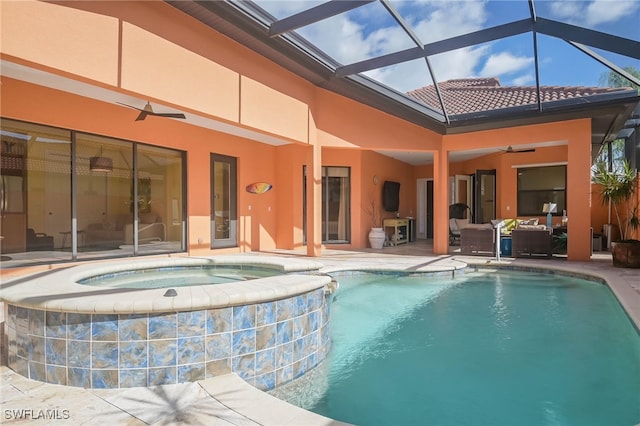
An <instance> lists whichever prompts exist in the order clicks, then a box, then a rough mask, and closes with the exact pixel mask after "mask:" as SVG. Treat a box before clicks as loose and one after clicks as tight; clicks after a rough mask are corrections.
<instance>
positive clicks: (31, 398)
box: [0, 241, 640, 425]
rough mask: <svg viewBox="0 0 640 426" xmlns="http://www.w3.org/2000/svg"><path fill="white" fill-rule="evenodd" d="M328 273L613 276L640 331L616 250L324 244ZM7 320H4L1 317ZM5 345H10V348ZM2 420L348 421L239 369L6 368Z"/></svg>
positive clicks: (631, 280)
mask: <svg viewBox="0 0 640 426" xmlns="http://www.w3.org/2000/svg"><path fill="white" fill-rule="evenodd" d="M261 254H263V255H264V254H267V255H269V256H273V255H277V256H284V257H298V256H305V254H306V253H305V252H303V251H286V250H275V251H271V252H268V253H248V254H247V256H259V255H261ZM315 260H317V261H319V262H320V263H322V264H323V265H324V268H323V269H322V270H323V271H324V272H331V271H337V270H341V269H360V270H366V269H380V268H384V269H395V270H415V269H418V268H420V269H439V268H448V267H450V266H451V265H452V264H459V263H460V262H464V263H467V264H469V265H471V266H474V265H477V266H482V267H493V266H498V265H503V266H504V265H510V266H518V267H525V268H526V267H537V268H543V269H549V270H561V271H567V272H574V273H580V274H591V275H594V276H597V277H601V278H603V279H605V280H607V282H608V284H609V286H610V287H611V288H612V290H613V292H614V293H615V294H616V296H617V297H618V299H619V300H620V302H621V304H622V305H623V306H624V308H625V310H626V311H627V313H628V315H629V317H630V318H631V320H632V321H633V322H634V323H635V325H636V328H638V329H640V273H638V270H633V269H620V268H614V267H613V266H612V262H611V255H610V254H609V253H608V252H597V253H596V254H594V256H593V257H592V260H591V262H568V261H566V260H565V259H560V258H554V259H512V258H502V259H501V262H499V263H498V262H496V259H495V258H489V257H479V256H470V257H468V256H461V255H458V254H456V253H455V248H453V249H452V253H451V254H449V255H443V256H435V255H433V252H432V249H431V246H430V245H429V244H428V243H426V242H424V241H423V242H420V241H419V242H416V243H410V244H404V245H401V246H397V247H385V248H384V249H382V250H361V251H346V250H324V252H323V255H322V257H321V258H318V259H315ZM0 320H3V319H2V318H0ZM3 351H4V349H3ZM0 404H1V405H2V413H1V415H2V423H3V424H4V423H7V424H21V423H22V424H27V423H28V424H54V423H56V424H57V423H71V424H87V425H93V424H96V425H98V424H99V425H104V424H131V425H136V424H158V425H170V424H192V425H198V424H203V425H205V424H206V425H334V424H335V425H338V424H341V423H340V422H337V421H334V420H331V419H327V418H325V417H322V416H318V415H316V414H313V413H310V412H307V411H305V410H302V409H300V408H298V407H295V406H293V405H290V404H288V403H286V402H284V401H280V400H278V399H276V398H274V397H272V396H271V395H268V394H266V393H264V392H261V391H259V390H257V389H256V388H253V387H252V386H250V385H248V384H247V383H245V382H244V381H243V380H242V379H240V378H239V377H238V376H237V375H235V374H228V375H225V376H220V377H216V378H212V379H206V380H202V381H199V382H195V383H183V384H179V385H167V386H156V387H149V388H129V389H115V390H98V389H81V388H75V387H68V386H60V385H51V384H45V383H41V382H37V381H33V380H29V379H26V378H24V377H22V376H19V375H18V374H16V373H14V372H13V371H11V370H10V369H9V368H8V367H6V366H4V365H3V366H1V367H0Z"/></svg>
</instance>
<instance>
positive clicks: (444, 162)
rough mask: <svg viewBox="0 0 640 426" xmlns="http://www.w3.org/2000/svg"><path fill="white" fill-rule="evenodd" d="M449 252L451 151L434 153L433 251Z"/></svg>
mask: <svg viewBox="0 0 640 426" xmlns="http://www.w3.org/2000/svg"><path fill="white" fill-rule="evenodd" d="M448 252H449V153H448V152H447V151H446V150H445V149H444V148H441V149H440V150H439V151H434V153H433V253H434V254H447V253H448Z"/></svg>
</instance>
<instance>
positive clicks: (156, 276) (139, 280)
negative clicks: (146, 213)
mask: <svg viewBox="0 0 640 426" xmlns="http://www.w3.org/2000/svg"><path fill="white" fill-rule="evenodd" d="M281 274H282V272H281V271H279V270H275V269H269V268H257V267H247V266H246V265H245V266H215V267H195V266H187V267H172V268H158V269H143V270H132V271H125V272H117V273H114V274H109V275H102V276H95V277H91V278H87V279H85V280H82V281H80V284H86V285H91V286H96V287H110V288H132V289H136V288H137V289H144V288H169V287H172V288H173V287H188V286H194V285H208V284H224V283H232V282H237V281H246V280H252V279H257V278H266V277H272V276H276V275H281Z"/></svg>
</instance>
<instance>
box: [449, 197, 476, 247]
mask: <svg viewBox="0 0 640 426" xmlns="http://www.w3.org/2000/svg"><path fill="white" fill-rule="evenodd" d="M470 218H471V209H470V208H469V206H467V205H466V204H464V203H455V204H451V205H450V206H449V245H450V246H454V245H460V229H461V228H462V227H463V226H464V225H466V224H467V223H469V222H471V220H470ZM461 222H464V224H463V223H461Z"/></svg>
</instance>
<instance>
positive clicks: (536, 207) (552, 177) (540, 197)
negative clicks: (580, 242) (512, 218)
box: [518, 165, 567, 216]
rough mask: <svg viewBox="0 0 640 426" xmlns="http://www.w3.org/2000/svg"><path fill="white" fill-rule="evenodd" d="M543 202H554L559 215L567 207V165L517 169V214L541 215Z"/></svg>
mask: <svg viewBox="0 0 640 426" xmlns="http://www.w3.org/2000/svg"><path fill="white" fill-rule="evenodd" d="M544 203H555V204H556V205H557V212H556V213H555V215H561V214H562V211H563V210H565V209H566V208H567V207H566V206H567V166H564V165H562V166H547V167H531V168H519V169H518V216H542V215H543V214H542V207H543V205H544Z"/></svg>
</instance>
